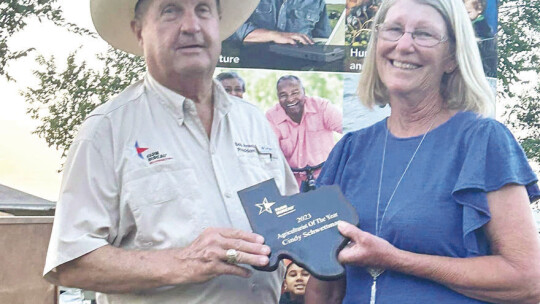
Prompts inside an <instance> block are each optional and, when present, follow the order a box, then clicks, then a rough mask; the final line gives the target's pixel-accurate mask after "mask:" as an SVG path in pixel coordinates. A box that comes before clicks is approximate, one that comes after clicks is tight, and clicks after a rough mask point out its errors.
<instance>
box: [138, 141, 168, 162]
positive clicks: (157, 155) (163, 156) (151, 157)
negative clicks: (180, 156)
mask: <svg viewBox="0 0 540 304" xmlns="http://www.w3.org/2000/svg"><path fill="white" fill-rule="evenodd" d="M135 149H136V150H137V155H138V156H139V157H140V158H141V159H144V158H145V157H144V156H143V152H145V151H147V150H148V149H149V148H141V147H139V142H138V141H135ZM169 159H172V157H168V156H167V153H161V152H159V151H158V150H156V151H152V152H149V153H146V160H147V161H148V163H149V164H150V165H151V164H155V163H158V162H162V161H165V160H169Z"/></svg>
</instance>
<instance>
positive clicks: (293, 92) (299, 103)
mask: <svg viewBox="0 0 540 304" xmlns="http://www.w3.org/2000/svg"><path fill="white" fill-rule="evenodd" d="M277 91H278V99H279V104H280V105H281V107H282V108H283V109H284V110H285V113H287V115H288V116H289V117H294V116H298V115H301V114H302V113H303V112H304V103H305V102H306V95H305V94H304V88H303V87H302V84H301V83H300V82H299V81H297V80H296V79H290V80H289V79H287V80H282V81H281V82H280V83H279V84H278V86H277Z"/></svg>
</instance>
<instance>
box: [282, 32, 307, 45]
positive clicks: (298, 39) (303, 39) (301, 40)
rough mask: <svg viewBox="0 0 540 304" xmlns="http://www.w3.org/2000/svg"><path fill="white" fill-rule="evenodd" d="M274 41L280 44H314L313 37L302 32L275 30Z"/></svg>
mask: <svg viewBox="0 0 540 304" xmlns="http://www.w3.org/2000/svg"><path fill="white" fill-rule="evenodd" d="M273 40H274V42H275V43H279V44H313V43H314V42H313V39H311V38H310V37H309V36H308V35H305V34H301V33H289V32H275V33H274V39H273Z"/></svg>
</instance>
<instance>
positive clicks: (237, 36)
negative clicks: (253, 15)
mask: <svg viewBox="0 0 540 304" xmlns="http://www.w3.org/2000/svg"><path fill="white" fill-rule="evenodd" d="M256 29H257V27H256V26H255V25H254V24H253V23H252V22H250V21H249V20H248V21H247V22H245V23H244V24H242V25H241V26H240V27H239V28H238V29H237V30H236V31H235V32H234V33H233V34H232V35H231V36H230V37H229V38H227V41H232V42H243V41H244V39H245V38H246V36H247V35H249V33H251V32H253V31H254V30H256Z"/></svg>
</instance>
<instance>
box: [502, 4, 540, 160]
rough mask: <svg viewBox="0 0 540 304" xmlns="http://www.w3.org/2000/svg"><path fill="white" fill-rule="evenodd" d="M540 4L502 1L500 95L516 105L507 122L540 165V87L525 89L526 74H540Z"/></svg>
mask: <svg viewBox="0 0 540 304" xmlns="http://www.w3.org/2000/svg"><path fill="white" fill-rule="evenodd" d="M538 12H540V1H535V0H501V6H500V8H499V32H498V39H499V44H498V54H499V67H498V79H499V85H500V87H499V91H498V92H499V94H498V96H499V97H500V98H502V99H511V100H513V101H514V102H513V103H512V105H511V106H509V108H508V110H507V112H506V117H507V123H508V124H509V125H510V126H511V127H512V128H513V129H514V130H515V131H517V132H515V133H516V135H517V137H518V139H519V140H520V142H521V144H522V146H523V148H524V150H525V152H526V153H527V156H528V157H529V158H530V159H531V160H534V161H536V162H540V84H536V86H533V88H531V89H526V90H521V89H516V88H519V87H520V86H521V85H522V84H525V83H527V82H528V79H522V78H523V77H524V76H523V75H525V74H524V73H523V72H525V71H528V73H527V75H531V74H536V75H540V19H539V18H538Z"/></svg>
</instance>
